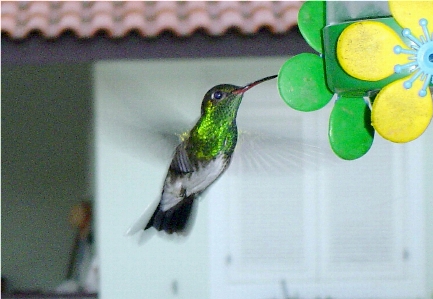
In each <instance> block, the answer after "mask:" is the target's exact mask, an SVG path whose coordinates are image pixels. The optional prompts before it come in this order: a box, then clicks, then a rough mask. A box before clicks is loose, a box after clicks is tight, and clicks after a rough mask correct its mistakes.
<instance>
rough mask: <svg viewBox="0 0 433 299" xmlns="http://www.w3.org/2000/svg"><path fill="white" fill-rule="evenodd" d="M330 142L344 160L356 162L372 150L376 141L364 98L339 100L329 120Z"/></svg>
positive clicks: (369, 112)
mask: <svg viewBox="0 0 433 299" xmlns="http://www.w3.org/2000/svg"><path fill="white" fill-rule="evenodd" d="M328 133H329V142H330V144H331V148H332V150H333V151H334V153H335V154H336V155H337V156H339V157H340V158H342V159H345V160H354V159H358V158H360V157H362V156H363V155H364V154H365V153H367V152H368V150H369V149H370V147H371V145H372V143H373V139H374V129H373V127H372V125H371V111H370V109H369V108H368V106H367V104H366V103H365V101H364V99H363V98H344V97H342V98H339V99H338V100H337V102H336V103H335V106H334V108H333V109H332V112H331V116H330V118H329V132H328Z"/></svg>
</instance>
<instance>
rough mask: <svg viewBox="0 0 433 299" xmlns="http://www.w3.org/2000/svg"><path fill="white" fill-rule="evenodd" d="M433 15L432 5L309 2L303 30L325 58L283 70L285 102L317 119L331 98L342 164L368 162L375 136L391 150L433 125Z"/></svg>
mask: <svg viewBox="0 0 433 299" xmlns="http://www.w3.org/2000/svg"><path fill="white" fill-rule="evenodd" d="M432 11H433V3H432V2H402V1H395V2H390V3H389V7H388V3H385V2H382V3H381V2H359V3H353V2H352V3H349V2H346V3H343V2H336V3H334V2H329V3H326V4H325V3H324V2H306V3H305V4H304V5H303V6H302V8H301V10H300V12H299V15H298V24H299V29H300V31H301V33H302V35H303V36H304V38H305V40H306V41H307V42H308V43H309V44H310V45H311V46H312V48H313V49H315V50H316V51H318V52H319V53H321V54H319V55H314V54H306V53H304V54H300V55H297V56H295V57H293V58H291V59H289V60H288V61H287V62H286V63H285V64H284V65H283V66H282V68H281V70H280V73H279V78H278V88H279V92H280V95H281V97H282V98H283V100H285V101H286V103H287V104H288V105H289V106H291V107H292V108H294V109H297V110H300V111H313V110H317V109H320V108H322V107H323V106H325V105H326V104H327V103H328V102H329V100H330V99H331V98H332V96H333V95H334V96H335V98H336V103H335V105H334V107H333V109H332V112H331V115H330V120H329V133H328V135H329V141H330V144H331V147H332V149H333V151H334V152H335V153H336V154H337V155H338V156H340V157H341V158H343V159H347V160H352V159H356V158H359V157H361V156H362V155H364V154H365V153H366V152H367V151H368V150H369V149H370V147H371V145H372V143H373V138H374V131H375V130H376V131H377V132H378V133H379V134H380V135H381V136H383V137H384V138H386V139H388V140H390V141H393V142H408V141H411V140H413V139H415V138H417V137H418V136H420V135H421V134H422V133H423V132H424V131H425V129H426V128H427V126H428V124H429V123H430V120H431V118H432V97H431V93H430V90H429V88H428V86H429V85H431V84H432V83H431V82H432V77H433V41H432V40H433V35H432V34H431V32H432V30H429V28H428V26H429V24H431V25H433V13H431V12H432ZM427 14H428V15H427ZM390 15H392V16H390ZM354 19H356V20H354ZM417 36H419V38H417ZM371 102H373V105H372V107H371V106H370V103H371ZM370 109H371V110H370Z"/></svg>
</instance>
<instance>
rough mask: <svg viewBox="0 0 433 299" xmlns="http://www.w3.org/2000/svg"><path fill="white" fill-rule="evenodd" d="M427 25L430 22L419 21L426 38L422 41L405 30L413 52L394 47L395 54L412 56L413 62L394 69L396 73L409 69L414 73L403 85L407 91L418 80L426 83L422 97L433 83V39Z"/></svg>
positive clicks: (410, 58) (404, 32) (408, 30)
mask: <svg viewBox="0 0 433 299" xmlns="http://www.w3.org/2000/svg"><path fill="white" fill-rule="evenodd" d="M427 24H428V22H427V20H426V19H421V20H420V21H419V25H420V26H421V28H422V30H423V32H424V36H421V37H420V39H417V38H416V37H414V36H413V35H412V33H411V31H410V29H408V28H405V29H403V31H402V35H403V36H404V37H407V38H408V39H409V40H410V41H411V42H412V43H411V44H410V45H409V47H411V48H412V50H408V49H403V48H402V47H400V46H395V47H394V53H396V54H408V55H410V56H409V57H408V59H409V60H410V61H411V62H409V63H406V64H404V65H399V64H397V65H396V66H395V67H394V71H395V72H396V73H400V72H402V71H403V70H404V69H408V70H410V71H411V72H414V74H413V75H412V77H411V78H410V79H409V80H407V81H405V82H404V83H403V86H404V88H406V89H409V88H411V87H412V84H413V82H414V81H415V80H416V79H418V78H419V79H420V80H421V81H424V83H423V86H422V88H421V90H420V91H419V92H418V94H419V95H420V96H421V97H424V96H426V95H427V87H428V85H429V84H430V83H433V40H432V38H433V37H431V36H430V33H429V31H428V28H427Z"/></svg>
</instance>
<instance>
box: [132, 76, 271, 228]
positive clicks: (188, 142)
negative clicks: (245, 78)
mask: <svg viewBox="0 0 433 299" xmlns="http://www.w3.org/2000/svg"><path fill="white" fill-rule="evenodd" d="M276 77H277V75H273V76H269V77H265V78H263V79H260V80H257V81H254V82H252V83H250V84H247V85H245V86H236V85H232V84H220V85H216V86H214V87H212V88H211V89H209V90H208V91H207V92H206V94H205V95H204V97H203V100H202V103H201V116H200V118H199V119H198V121H197V123H196V124H195V125H194V126H193V128H192V129H191V130H190V131H189V133H187V134H186V137H184V138H183V141H182V142H181V143H180V144H179V145H178V146H177V147H176V150H175V152H174V155H173V159H172V161H171V164H170V166H169V168H168V171H167V175H166V178H165V181H164V185H163V188H162V192H161V197H160V198H159V199H158V200H157V201H155V202H153V203H151V204H150V205H149V206H148V207H147V208H146V209H145V211H144V213H143V214H142V215H141V217H140V218H139V219H138V220H137V222H136V223H135V224H134V225H133V226H132V227H131V228H130V229H129V230H128V231H127V232H126V234H127V235H131V234H134V233H136V232H138V231H140V230H147V229H149V228H151V227H154V228H155V229H156V230H157V231H164V232H166V233H168V234H173V233H180V234H182V233H184V232H185V231H186V229H187V227H188V223H189V222H190V219H191V218H192V217H191V215H192V211H193V206H194V204H195V202H196V201H197V199H198V197H199V196H200V195H201V194H202V193H203V192H204V191H205V190H206V189H207V188H208V187H209V186H210V185H212V184H213V183H214V182H215V181H216V180H217V179H218V178H219V177H220V176H221V175H222V174H223V173H224V171H226V169H227V167H228V166H229V165H230V162H231V160H232V156H233V152H234V150H235V147H236V143H237V139H238V129H237V125H236V116H237V112H238V109H239V106H240V104H241V101H242V98H243V95H244V93H245V92H246V91H247V90H249V89H251V88H252V87H254V86H256V85H257V84H260V83H262V82H265V81H268V80H271V79H274V78H276Z"/></svg>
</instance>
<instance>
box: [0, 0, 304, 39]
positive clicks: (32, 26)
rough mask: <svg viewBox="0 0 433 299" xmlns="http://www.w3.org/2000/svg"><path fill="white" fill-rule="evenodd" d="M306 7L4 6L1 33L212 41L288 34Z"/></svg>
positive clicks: (24, 3)
mask: <svg viewBox="0 0 433 299" xmlns="http://www.w3.org/2000/svg"><path fill="white" fill-rule="evenodd" d="M301 4H302V2H298V1H297V2H293V1H211V2H210V1H209V2H207V1H184V2H183V1H182V2H180V1H149V2H147V1H115V2H112V1H95V2H93V1H84V2H82V1H65V2H63V1H20V2H12V1H2V2H1V30H2V34H7V35H8V36H10V37H11V38H13V39H22V38H25V37H26V36H28V35H29V33H31V32H34V31H36V32H39V33H40V34H41V35H42V36H44V37H46V38H57V37H59V36H60V35H61V34H62V33H63V32H65V31H72V32H73V33H74V34H75V35H76V36H77V37H80V38H89V37H92V36H94V35H95V34H97V33H98V32H99V31H104V32H106V33H107V34H108V36H110V37H113V38H119V37H123V36H126V35H127V34H128V33H129V32H131V31H132V30H135V31H137V32H139V34H140V35H142V36H143V37H155V36H158V35H159V34H160V33H162V32H164V31H171V32H173V33H174V34H175V35H177V36H181V37H182V36H189V35H191V34H192V33H194V32H195V31H197V30H199V29H202V30H204V31H205V32H206V33H207V34H209V35H211V36H218V35H222V34H224V33H225V32H227V30H229V29H230V28H236V29H237V30H238V31H239V32H240V33H242V34H254V33H256V32H257V31H259V30H260V29H261V28H263V27H265V28H267V29H268V30H269V31H271V32H272V33H276V34H280V33H285V32H286V31H288V30H289V29H290V28H291V27H293V26H295V25H296V24H297V14H298V11H299V8H300V6H301Z"/></svg>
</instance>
